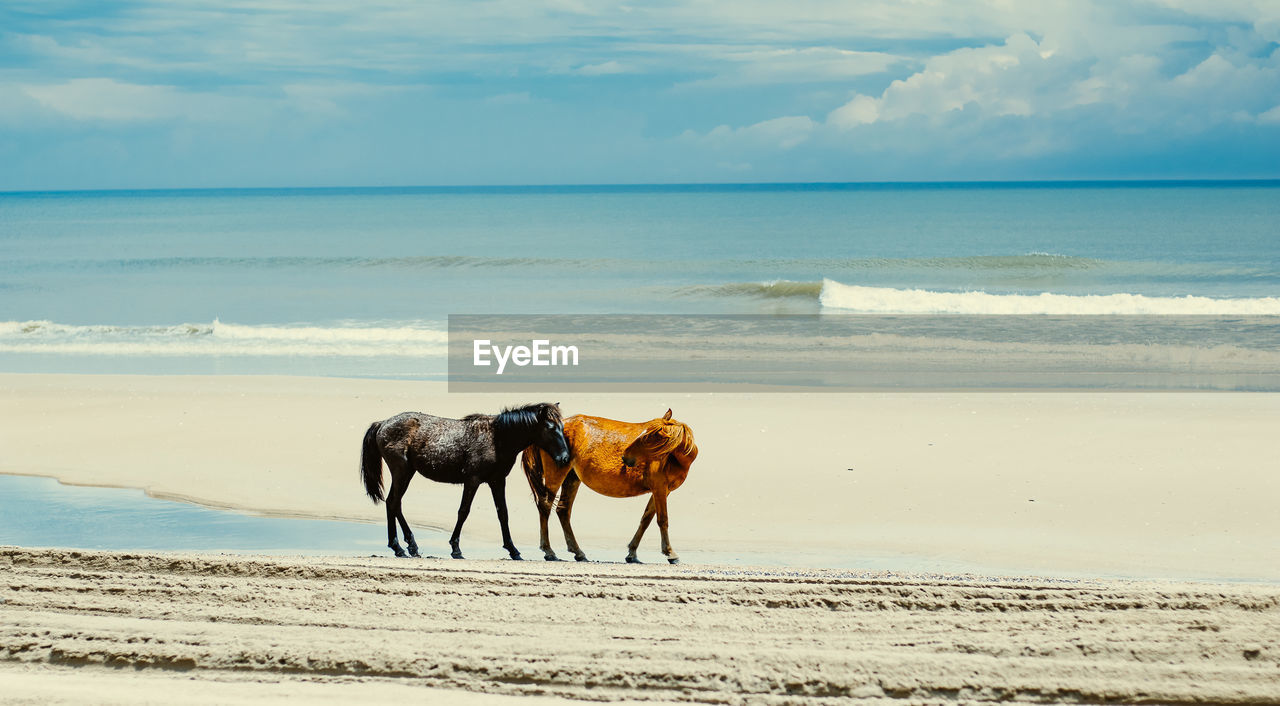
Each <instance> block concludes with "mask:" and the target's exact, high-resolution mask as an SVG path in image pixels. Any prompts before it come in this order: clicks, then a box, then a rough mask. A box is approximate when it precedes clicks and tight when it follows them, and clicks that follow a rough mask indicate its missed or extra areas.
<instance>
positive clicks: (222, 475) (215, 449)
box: [0, 375, 1280, 581]
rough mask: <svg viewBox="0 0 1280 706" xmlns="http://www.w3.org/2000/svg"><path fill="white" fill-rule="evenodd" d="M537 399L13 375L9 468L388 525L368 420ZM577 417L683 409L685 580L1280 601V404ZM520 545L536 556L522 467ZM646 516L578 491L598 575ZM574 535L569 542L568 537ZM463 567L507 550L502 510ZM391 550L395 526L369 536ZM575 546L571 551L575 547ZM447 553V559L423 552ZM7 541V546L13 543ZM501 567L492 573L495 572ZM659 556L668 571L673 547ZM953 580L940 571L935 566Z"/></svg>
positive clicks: (884, 402) (447, 495) (1131, 401)
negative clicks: (1241, 595)
mask: <svg viewBox="0 0 1280 706" xmlns="http://www.w3.org/2000/svg"><path fill="white" fill-rule="evenodd" d="M527 401H535V400H526V399H521V398H520V397H519V396H513V395H501V396H495V395H449V394H446V392H445V389H444V387H443V385H441V384H436V383H424V382H405V381H385V380H383V381H379V380H342V379H309V378H297V377H266V376H263V377H221V376H218V377H210V376H173V377H162V376H156V377H149V376H96V375H81V376H77V375H0V472H7V473H27V474H37V475H48V476H53V477H56V478H59V479H61V480H63V481H65V482H70V483H80V484H92V485H111V486H122V487H135V488H144V489H147V490H148V491H149V492H151V493H152V494H154V495H157V496H161V497H170V498H180V499H188V500H193V501H196V502H200V503H203V504H207V505H211V506H214V507H227V508H238V509H245V510H251V511H257V512H262V513H271V514H280V515H294V516H307V517H317V518H346V519H356V520H361V521H367V522H373V523H379V524H381V523H382V522H383V521H384V520H383V517H384V515H383V510H382V508H381V507H380V506H374V505H372V504H370V503H369V501H368V500H367V499H366V498H365V497H364V493H363V490H362V488H361V486H360V483H359V481H358V478H357V471H356V461H357V456H358V452H359V445H360V440H361V438H362V436H363V433H364V430H365V428H366V427H367V426H368V424H369V423H370V422H371V421H373V420H377V419H383V418H386V417H388V416H391V415H392V414H395V413H397V412H401V411H404V410H410V409H412V410H420V411H426V412H430V413H434V414H440V415H445V416H461V415H463V414H466V413H468V412H473V411H486V412H494V411H496V410H497V409H499V408H500V407H502V406H504V405H507V404H512V403H519V402H527ZM559 401H560V402H561V403H562V406H563V408H564V411H565V413H566V414H573V413H577V412H583V413H590V414H596V415H601V416H608V417H614V418H619V419H627V420H643V419H649V418H652V417H655V416H658V415H660V414H662V413H663V412H664V411H665V410H666V409H667V408H668V407H671V408H673V409H674V411H675V415H676V417H677V418H679V419H681V420H683V421H685V422H687V423H688V424H689V425H690V426H691V427H692V428H693V429H694V431H695V433H696V435H697V439H698V444H699V446H700V448H701V451H702V453H701V456H700V457H699V458H698V460H697V462H696V463H695V464H694V467H693V471H692V474H691V475H690V478H689V481H688V482H687V483H686V484H685V485H684V486H683V487H682V488H681V489H680V490H679V491H678V492H677V493H675V494H674V495H673V496H672V498H671V513H672V520H671V527H672V530H671V531H672V539H673V542H674V544H675V546H676V548H677V549H678V550H679V551H680V552H681V554H682V556H684V557H685V559H686V560H696V558H697V557H698V552H699V551H712V552H723V554H719V555H716V554H712V555H710V556H739V555H741V554H742V553H744V552H745V553H746V554H747V556H746V558H747V559H750V558H751V557H772V558H776V559H785V560H787V561H788V562H790V563H792V564H796V565H806V564H807V565H815V564H816V565H823V564H825V565H841V566H854V567H857V566H866V564H863V563H861V562H863V561H867V562H870V561H872V560H876V561H878V562H879V563H878V564H873V565H874V566H893V565H894V562H895V561H897V559H896V558H895V557H897V556H907V557H909V558H911V560H912V561H911V562H910V563H908V564H906V565H908V566H910V565H915V566H937V567H944V566H952V567H955V566H959V567H966V566H967V567H974V568H978V569H981V570H986V571H994V572H1001V573H1039V574H1046V573H1047V574H1051V575H1068V574H1074V575H1092V576H1096V575H1119V576H1138V577H1155V578H1159V577H1171V578H1207V579H1218V578H1232V579H1252V580H1259V579H1260V580H1269V581H1280V561H1277V557H1280V513H1278V512H1276V501H1277V498H1280V473H1277V470H1280V467H1278V466H1277V463H1276V449H1275V429H1276V420H1277V419H1280V395H1277V394H1239V393H1236V394H1230V393H1227V394H1218V393H1190V394H1175V393H1157V394H1126V393H1116V394H1102V393H1080V394H1074V393H1022V394H1015V393H967V394H954V393H952V394H947V393H910V394H810V395H802V394H766V393H761V394H754V395H752V394H734V395H717V394H686V395H672V394H630V395H616V394H615V395H603V394H595V395H590V394H573V395H563V396H560V398H559ZM508 495H509V501H510V505H511V508H512V520H511V522H512V529H513V533H514V536H515V540H516V543H517V545H518V546H519V547H520V548H521V549H522V550H523V551H524V553H525V555H526V556H528V557H530V558H532V557H537V556H538V555H539V554H538V552H537V547H536V545H537V531H536V528H537V521H536V513H535V511H534V507H533V503H532V501H531V499H530V495H529V493H528V490H527V489H526V488H525V486H524V481H523V479H522V478H521V477H520V473H519V471H516V472H515V473H514V475H513V476H512V479H511V482H510V484H509V488H508ZM458 497H459V489H458V488H457V487H456V486H443V485H438V484H433V483H429V482H427V481H425V480H422V479H419V480H418V481H417V482H416V483H415V484H414V486H413V487H412V488H411V489H410V490H409V493H408V495H407V496H406V498H405V509H406V514H407V515H408V517H409V519H410V520H411V522H413V523H414V524H415V526H417V527H418V528H419V529H420V530H421V529H425V528H428V527H432V526H434V527H446V528H452V525H453V518H454V513H455V511H456V508H457V502H458ZM643 504H644V499H643V498H640V499H631V500H614V499H608V498H604V497H601V496H598V495H595V494H594V493H592V492H590V491H589V490H585V489H584V490H583V492H581V493H580V494H579V495H578V502H577V506H576V510H575V515H574V522H575V525H576V527H577V529H578V537H579V539H580V540H582V542H583V545H584V549H586V551H587V553H588V554H589V555H591V557H592V558H594V559H607V560H617V559H620V558H621V557H622V556H623V554H624V552H625V549H624V545H625V543H626V541H627V539H628V538H629V537H630V536H631V533H632V532H633V531H634V529H635V523H636V521H637V519H638V518H639V516H640V512H641V509H642V507H643ZM553 525H554V523H553ZM467 529H468V533H467V536H465V537H464V542H463V548H464V550H465V549H468V548H471V549H476V548H479V547H485V548H488V549H490V550H492V551H495V552H496V551H499V550H498V545H499V544H500V542H499V539H498V532H497V521H496V520H495V519H494V515H493V512H492V508H491V507H489V503H488V502H487V497H486V496H485V495H484V494H482V495H481V497H479V498H478V499H477V504H476V508H475V510H474V511H473V512H472V515H471V519H470V520H469V522H468V525H467ZM369 532H370V533H371V534H372V535H374V536H377V537H381V536H383V533H384V530H383V529H381V528H380V527H376V526H370V527H369ZM553 538H555V543H556V546H557V547H561V546H562V542H561V540H560V539H559V533H558V529H553ZM419 539H420V541H421V542H422V544H423V550H424V552H426V553H432V554H441V553H443V552H444V551H445V547H444V544H443V540H442V538H441V537H439V536H438V535H431V534H429V533H425V532H420V533H419ZM2 541H3V538H2V537H0V542H2ZM490 556H494V554H490ZM641 556H642V557H643V558H648V559H650V560H660V559H661V557H660V555H659V554H658V553H657V532H656V531H651V532H650V536H646V538H645V544H644V546H642V548H641ZM931 562H932V563H931Z"/></svg>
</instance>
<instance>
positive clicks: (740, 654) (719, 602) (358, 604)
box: [0, 548, 1280, 704]
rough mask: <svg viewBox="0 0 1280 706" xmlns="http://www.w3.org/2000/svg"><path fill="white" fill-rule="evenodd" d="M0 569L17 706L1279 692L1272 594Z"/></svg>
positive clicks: (809, 578) (459, 566)
mask: <svg viewBox="0 0 1280 706" xmlns="http://www.w3.org/2000/svg"><path fill="white" fill-rule="evenodd" d="M0 576H2V577H3V578H0V589H2V590H3V603H0V683H3V684H4V690H3V691H2V692H0V701H5V702H31V703H50V702H54V703H59V702H78V701H92V702H129V703H146V702H154V703H172V702H174V701H180V702H194V703H254V702H258V701H261V700H265V699H273V698H280V697H283V696H286V695H287V696H289V697H291V698H293V699H296V700H297V701H300V702H304V703H312V702H314V703H333V702H338V701H342V702H347V701H349V700H364V701H370V702H373V701H377V702H384V703H385V702H389V701H392V700H397V701H399V700H412V701H415V702H420V701H422V700H424V699H426V698H428V697H431V696H435V697H438V698H442V699H443V700H444V702H446V703H462V704H467V703H473V702H475V699H474V696H465V695H462V694H459V693H457V692H446V691H441V692H434V691H430V690H429V689H430V688H439V689H462V690H466V691H469V692H477V693H483V694H492V695H517V694H518V695H533V696H538V697H543V698H546V697H559V698H563V697H568V698H584V699H594V700H622V699H645V700H664V701H666V700H669V701H696V702H710V703H753V704H754V703H791V702H799V701H810V700H816V699H819V698H823V697H826V698H837V697H838V698H850V697H856V698H862V699H866V700H867V701H868V702H881V703H888V702H893V703H900V704H901V703H937V702H957V701H979V700H1000V701H1005V702H1012V703H1043V702H1046V701H1048V702H1068V703H1117V702H1124V703H1134V702H1141V703H1209V704H1226V703H1233V704H1245V703H1259V704H1260V703H1277V702H1280V587H1277V586H1261V585H1240V584H1236V585H1210V584H1195V583H1182V584H1178V583H1157V582H1123V581H1106V582H1103V581H1084V580H1081V581H1068V580H1045V579H1007V578H1005V579H1002V578H981V577H972V576H971V577H942V576H925V575H897V574H892V575H891V574H885V573H873V572H856V571H820V570H784V569H725V568H716V567H685V566H668V565H665V564H662V565H645V566H629V565H625V564H603V563H593V564H574V563H566V564H546V563H542V562H522V563H516V562H509V561H501V562H499V561H463V562H459V561H450V560H430V559H424V560H408V559H406V560H395V559H384V558H368V559H314V558H313V559H283V558H254V557H238V556H207V555H206V556H200V555H155V554H128V553H107V552H69V551H64V550H29V549H15V548H7V549H0ZM71 666H74V667H75V668H74V669H72V668H70V667H71ZM541 700H542V699H535V700H531V701H529V702H527V703H530V704H536V703H539V702H540V701H541ZM497 703H503V701H498V702H497Z"/></svg>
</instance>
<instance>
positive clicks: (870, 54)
mask: <svg viewBox="0 0 1280 706" xmlns="http://www.w3.org/2000/svg"><path fill="white" fill-rule="evenodd" d="M1278 42H1280V2H1277V1H1276V0H1070V1H1067V2H1058V1H1056V0H1041V1H1037V2H1027V1H1019V0H986V1H985V2H978V1H968V0H954V1H951V2H942V1H939V0H910V1H908V0H902V1H898V2H888V1H884V0H867V1H860V2H813V1H809V0H791V1H789V2H785V3H784V2H774V1H772V0H768V1H757V0H689V1H680V0H660V1H657V2H646V3H637V4H634V5H626V4H617V3H603V2H593V1H591V0H475V1H470V0H468V1H464V2H452V1H448V0H445V1H438V2H377V1H374V2H361V3H351V2H346V1H344V2H335V1H331V0H314V1H297V2H267V1H265V0H263V1H250V0H243V1H235V0H233V1H230V2H217V3H209V2H199V1H195V0H168V1H164V2H159V1H157V2H149V1H145V0H144V1H138V2H58V1H57V0H40V1H37V2H25V1H23V0H5V2H4V3H3V4H2V5H0V189H2V190H24V189H78V188H150V187H219V186H348V185H375V186H376V185H418V184H423V185H426V184H546V183H551V184H565V183H653V182H663V183H666V182H739V181H748V182H752V181H754V182H761V181H864V180H950V179H960V180H969V179H1080V178H1256V177H1266V178H1275V177H1280V44H1278Z"/></svg>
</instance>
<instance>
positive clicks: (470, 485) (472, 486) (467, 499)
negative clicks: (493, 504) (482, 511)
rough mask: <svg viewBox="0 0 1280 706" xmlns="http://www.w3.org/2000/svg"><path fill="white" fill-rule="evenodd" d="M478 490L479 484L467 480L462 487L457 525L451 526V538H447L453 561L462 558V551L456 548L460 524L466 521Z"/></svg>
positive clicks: (460, 532) (459, 534)
mask: <svg viewBox="0 0 1280 706" xmlns="http://www.w3.org/2000/svg"><path fill="white" fill-rule="evenodd" d="M479 489H480V484H479V483H477V482H475V481H472V480H468V481H467V482H465V483H464V484H463V485H462V503H460V504H459V505H458V524H456V525H454V526H453V536H452V537H450V538H449V546H450V547H452V548H453V554H452V555H451V556H453V558H454V559H461V558H462V549H461V548H460V547H459V546H458V537H460V536H461V535H462V523H464V522H466V521H467V515H469V514H471V501H472V500H475V497H476V491H477V490H479Z"/></svg>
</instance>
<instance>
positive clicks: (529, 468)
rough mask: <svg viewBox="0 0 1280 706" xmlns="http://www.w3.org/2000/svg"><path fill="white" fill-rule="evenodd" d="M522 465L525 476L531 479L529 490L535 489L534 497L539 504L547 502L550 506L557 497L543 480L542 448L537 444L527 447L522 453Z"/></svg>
mask: <svg viewBox="0 0 1280 706" xmlns="http://www.w3.org/2000/svg"><path fill="white" fill-rule="evenodd" d="M520 465H521V466H523V467H524V477H525V478H528V479H529V490H532V491H533V497H534V499H535V500H537V501H538V504H539V505H542V504H544V503H547V504H548V506H549V504H550V503H551V502H552V501H553V500H555V498H553V497H551V491H550V490H548V489H547V484H546V483H545V482H543V480H542V449H540V448H538V447H537V446H530V447H529V448H527V449H525V450H524V453H523V454H521V455H520Z"/></svg>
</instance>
